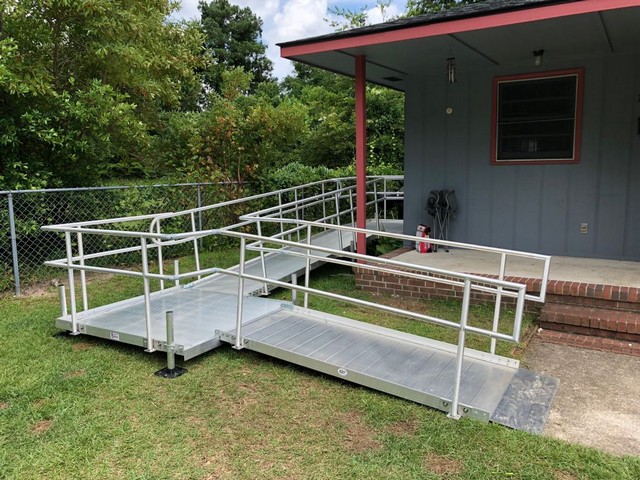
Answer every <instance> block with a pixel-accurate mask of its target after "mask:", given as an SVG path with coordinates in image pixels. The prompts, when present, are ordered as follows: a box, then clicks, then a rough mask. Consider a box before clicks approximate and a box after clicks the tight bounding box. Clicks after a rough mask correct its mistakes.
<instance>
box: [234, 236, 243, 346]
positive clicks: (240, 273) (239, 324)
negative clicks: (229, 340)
mask: <svg viewBox="0 0 640 480" xmlns="http://www.w3.org/2000/svg"><path fill="white" fill-rule="evenodd" d="M245 246H246V239H245V238H244V237H240V264H239V265H238V309H237V311H236V342H235V344H234V345H233V348H235V349H236V350H242V349H243V348H244V342H243V341H242V336H241V335H242V308H243V306H244V305H243V303H244V258H245V251H244V250H245Z"/></svg>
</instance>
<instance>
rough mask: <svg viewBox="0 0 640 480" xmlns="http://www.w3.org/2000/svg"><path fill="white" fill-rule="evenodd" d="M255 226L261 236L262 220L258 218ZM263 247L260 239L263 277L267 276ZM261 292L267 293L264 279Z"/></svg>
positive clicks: (267, 288) (267, 287) (267, 289)
mask: <svg viewBox="0 0 640 480" xmlns="http://www.w3.org/2000/svg"><path fill="white" fill-rule="evenodd" d="M257 228H258V236H259V237H262V222H260V219H258V222H257ZM263 247H264V242H263V241H262V240H260V264H261V266H262V276H263V277H264V278H267V264H266V262H265V260H264V249H263ZM262 294H263V295H269V286H268V285H267V282H266V281H265V282H264V283H263V284H262Z"/></svg>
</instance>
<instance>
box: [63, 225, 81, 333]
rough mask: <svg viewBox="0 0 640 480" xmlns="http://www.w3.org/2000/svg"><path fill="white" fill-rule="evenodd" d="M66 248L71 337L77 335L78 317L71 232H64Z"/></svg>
mask: <svg viewBox="0 0 640 480" xmlns="http://www.w3.org/2000/svg"><path fill="white" fill-rule="evenodd" d="M64 239H65V242H66V248H67V268H68V270H69V272H68V273H69V304H70V306H71V335H78V334H79V333H80V332H79V331H78V315H77V309H76V279H75V275H74V270H73V268H72V267H73V252H72V251H71V232H68V231H67V232H64Z"/></svg>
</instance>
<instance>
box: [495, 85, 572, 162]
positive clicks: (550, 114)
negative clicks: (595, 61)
mask: <svg viewBox="0 0 640 480" xmlns="http://www.w3.org/2000/svg"><path fill="white" fill-rule="evenodd" d="M578 82H579V75H578V73H575V74H568V75H558V76H545V77H541V78H526V79H509V80H506V79H503V80H500V79H498V80H497V86H496V89H497V90H496V101H497V105H496V110H497V115H496V125H495V134H496V138H495V151H494V159H495V161H496V162H509V161H526V162H535V161H553V160H555V161H574V160H576V130H577V129H576V122H577V112H578V108H577V102H578V89H579V83H578Z"/></svg>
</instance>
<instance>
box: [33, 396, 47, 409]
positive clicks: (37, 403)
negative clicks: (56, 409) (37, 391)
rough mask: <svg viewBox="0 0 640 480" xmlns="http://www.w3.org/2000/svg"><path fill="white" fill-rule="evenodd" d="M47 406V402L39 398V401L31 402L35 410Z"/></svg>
mask: <svg viewBox="0 0 640 480" xmlns="http://www.w3.org/2000/svg"><path fill="white" fill-rule="evenodd" d="M46 404H47V400H46V399H44V398H41V399H40V400H36V401H35V402H33V406H34V407H35V408H42V407H44V406H45V405H46Z"/></svg>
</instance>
